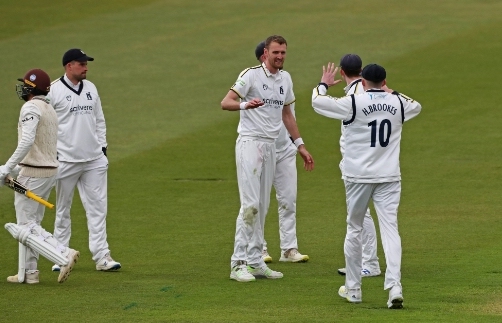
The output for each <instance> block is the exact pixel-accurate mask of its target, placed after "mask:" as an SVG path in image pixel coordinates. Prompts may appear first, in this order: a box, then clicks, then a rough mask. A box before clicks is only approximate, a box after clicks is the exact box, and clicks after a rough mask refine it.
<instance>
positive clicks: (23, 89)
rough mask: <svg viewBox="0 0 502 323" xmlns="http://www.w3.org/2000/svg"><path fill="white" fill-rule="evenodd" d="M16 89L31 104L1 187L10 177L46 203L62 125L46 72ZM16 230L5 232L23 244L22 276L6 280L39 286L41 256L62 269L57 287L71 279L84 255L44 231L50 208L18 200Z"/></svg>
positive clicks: (34, 72) (30, 75)
mask: <svg viewBox="0 0 502 323" xmlns="http://www.w3.org/2000/svg"><path fill="white" fill-rule="evenodd" d="M19 81H20V82H22V83H21V84H18V85H17V86H16V92H17V94H18V96H19V99H21V100H24V101H26V103H24V104H23V106H22V108H21V112H20V115H19V122H18V145H17V148H16V150H15V151H14V153H13V154H12V156H11V157H10V158H9V160H8V161H7V162H6V163H5V165H2V166H0V186H2V185H4V183H5V181H6V180H7V179H8V176H9V175H10V176H11V177H17V181H18V182H20V183H21V184H22V185H24V186H26V187H27V188H28V189H29V190H30V191H32V192H33V193H35V194H36V195H38V196H40V197H42V198H43V199H45V200H47V199H48V197H49V195H50V192H51V190H52V188H53V187H54V184H55V182H56V173H57V168H58V160H57V156H56V155H57V154H56V142H57V127H58V120H57V116H56V113H55V112H54V109H53V108H52V106H51V105H50V104H49V101H48V100H47V98H46V95H47V93H48V92H49V87H50V78H49V75H47V73H46V72H44V71H43V70H41V69H31V70H29V71H28V72H27V73H26V74H25V75H24V77H23V78H22V79H19ZM14 206H15V208H16V219H17V224H14V223H8V224H6V225H5V227H6V229H7V230H8V231H9V232H10V233H11V234H12V235H13V236H14V238H16V239H17V240H18V241H19V242H20V244H19V270H18V273H17V274H16V275H14V276H9V277H7V281H8V282H10V283H27V284H37V283H38V282H39V271H38V268H37V264H38V257H39V253H41V254H42V255H43V256H45V257H46V258H48V259H49V260H52V261H54V262H56V263H58V264H59V265H60V266H61V271H60V274H59V277H58V282H60V283H62V282H64V281H66V279H68V276H69V275H70V272H71V271H72V269H73V266H74V264H75V263H76V262H77V260H78V257H79V255H80V253H79V252H78V251H76V250H73V249H70V248H68V247H65V246H63V245H62V244H60V243H59V242H58V241H57V240H56V239H54V237H53V236H52V235H51V234H50V233H49V232H47V231H45V230H44V229H43V228H42V227H41V226H40V223H41V222H42V219H43V218H44V212H45V207H44V206H43V205H41V204H39V203H38V202H36V201H34V200H32V199H29V198H28V197H26V196H25V195H22V194H15V197H14Z"/></svg>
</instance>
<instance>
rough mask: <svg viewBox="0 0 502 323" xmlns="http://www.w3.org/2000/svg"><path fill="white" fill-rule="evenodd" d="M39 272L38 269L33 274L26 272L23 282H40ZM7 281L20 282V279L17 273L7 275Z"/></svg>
mask: <svg viewBox="0 0 502 323" xmlns="http://www.w3.org/2000/svg"><path fill="white" fill-rule="evenodd" d="M38 273H39V271H38V270H37V271H36V272H34V273H31V274H28V273H25V274H24V282H23V283H24V284H38V283H39V282H40V280H39V278H38ZM7 281H8V282H9V283H16V284H19V279H18V278H17V274H15V275H14V276H9V277H7Z"/></svg>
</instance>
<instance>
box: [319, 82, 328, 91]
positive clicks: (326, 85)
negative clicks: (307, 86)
mask: <svg viewBox="0 0 502 323" xmlns="http://www.w3.org/2000/svg"><path fill="white" fill-rule="evenodd" d="M319 85H324V86H325V87H326V90H327V89H328V88H329V86H328V84H326V83H324V82H321V83H319Z"/></svg>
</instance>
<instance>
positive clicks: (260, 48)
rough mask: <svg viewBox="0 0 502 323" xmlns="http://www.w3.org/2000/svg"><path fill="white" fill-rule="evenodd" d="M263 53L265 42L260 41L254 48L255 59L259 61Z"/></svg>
mask: <svg viewBox="0 0 502 323" xmlns="http://www.w3.org/2000/svg"><path fill="white" fill-rule="evenodd" d="M264 52H265V41H262V42H261V43H259V44H258V45H257V46H256V49H255V50H254V54H255V55H256V59H257V60H260V57H261V55H263V53H264Z"/></svg>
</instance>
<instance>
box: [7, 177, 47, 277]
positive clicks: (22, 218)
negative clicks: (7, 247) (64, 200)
mask: <svg viewBox="0 0 502 323" xmlns="http://www.w3.org/2000/svg"><path fill="white" fill-rule="evenodd" d="M17 181H18V182H19V183H21V184H22V185H24V186H26V187H28V189H29V190H30V191H32V192H33V193H34V194H36V195H38V196H40V197H41V198H43V199H44V200H46V201H47V199H48V198H49V195H50V193H51V190H52V188H53V187H54V184H55V183H56V176H51V177H26V176H22V175H19V176H18V177H17ZM14 206H15V208H16V219H17V224H19V225H24V224H26V223H28V222H30V221H33V222H35V223H36V224H37V225H39V226H40V223H41V222H42V219H43V218H44V212H45V206H43V205H42V204H40V203H38V202H37V201H34V200H32V199H30V198H27V197H26V196H24V195H22V194H18V193H16V194H15V195H14ZM38 257H39V255H38V252H36V251H35V250H33V249H31V248H28V247H26V258H25V259H26V260H25V269H26V270H27V271H28V270H37V263H38Z"/></svg>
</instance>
